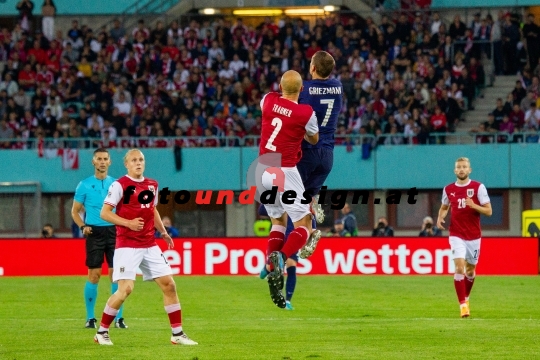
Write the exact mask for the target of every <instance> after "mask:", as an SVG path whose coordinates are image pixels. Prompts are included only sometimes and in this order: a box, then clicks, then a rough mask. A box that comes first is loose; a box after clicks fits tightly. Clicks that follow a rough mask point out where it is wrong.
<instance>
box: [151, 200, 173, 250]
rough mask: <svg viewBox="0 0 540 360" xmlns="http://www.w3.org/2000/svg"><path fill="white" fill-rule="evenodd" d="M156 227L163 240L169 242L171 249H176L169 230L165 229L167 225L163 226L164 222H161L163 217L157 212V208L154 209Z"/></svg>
mask: <svg viewBox="0 0 540 360" xmlns="http://www.w3.org/2000/svg"><path fill="white" fill-rule="evenodd" d="M154 227H155V228H156V229H157V231H159V233H160V234H161V237H162V238H163V240H165V241H166V242H167V245H169V249H172V248H174V242H173V241H172V238H171V236H170V235H169V234H168V233H167V229H165V225H163V221H161V215H159V211H157V209H156V208H154Z"/></svg>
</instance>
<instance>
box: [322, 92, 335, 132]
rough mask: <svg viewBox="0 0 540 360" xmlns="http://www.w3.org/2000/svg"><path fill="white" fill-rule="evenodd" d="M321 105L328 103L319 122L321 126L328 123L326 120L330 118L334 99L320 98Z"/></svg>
mask: <svg viewBox="0 0 540 360" xmlns="http://www.w3.org/2000/svg"><path fill="white" fill-rule="evenodd" d="M321 105H328V107H327V108H326V114H325V115H324V119H323V122H322V123H321V126H326V124H328V120H330V115H332V109H333V108H334V99H322V100H321Z"/></svg>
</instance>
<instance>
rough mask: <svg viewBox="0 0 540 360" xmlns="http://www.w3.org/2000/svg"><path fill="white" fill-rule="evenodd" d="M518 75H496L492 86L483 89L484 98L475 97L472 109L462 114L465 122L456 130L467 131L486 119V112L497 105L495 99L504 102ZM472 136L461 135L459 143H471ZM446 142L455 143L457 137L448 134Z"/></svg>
mask: <svg viewBox="0 0 540 360" xmlns="http://www.w3.org/2000/svg"><path fill="white" fill-rule="evenodd" d="M517 80H518V77H517V76H516V75H508V76H497V77H496V78H495V82H494V83H493V86H491V87H487V88H485V89H484V98H477V99H476V101H475V103H474V110H473V111H467V112H466V113H465V115H464V119H465V122H460V123H459V124H458V126H457V127H456V132H460V133H464V132H469V131H470V130H471V129H472V128H474V127H477V126H478V124H480V123H481V122H484V121H487V119H488V114H489V113H490V112H492V111H493V110H494V109H495V108H496V107H497V99H498V98H501V99H502V100H503V103H504V102H506V97H507V96H508V94H509V93H510V92H512V90H513V89H514V86H515V84H516V81H517ZM472 142H474V141H473V137H472V136H461V137H460V138H459V143H461V144H463V143H472ZM446 143H447V144H457V143H458V139H457V138H456V137H454V136H450V137H448V138H447V139H446Z"/></svg>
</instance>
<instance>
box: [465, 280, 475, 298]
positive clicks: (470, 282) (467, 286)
mask: <svg viewBox="0 0 540 360" xmlns="http://www.w3.org/2000/svg"><path fill="white" fill-rule="evenodd" d="M475 277H476V274H473V276H472V277H469V276H468V275H466V276H465V297H466V298H467V299H468V298H469V295H471V290H472V287H473V285H474V278H475Z"/></svg>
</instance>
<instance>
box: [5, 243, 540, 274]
mask: <svg viewBox="0 0 540 360" xmlns="http://www.w3.org/2000/svg"><path fill="white" fill-rule="evenodd" d="M156 240H157V243H158V245H159V246H160V247H161V249H162V250H163V251H164V254H165V257H166V259H167V261H168V262H169V264H170V266H171V268H172V269H173V272H174V274H175V275H255V274H258V273H259V271H260V269H261V268H262V266H263V264H264V261H265V251H266V243H267V242H266V239H261V238H182V239H175V247H174V249H171V250H167V248H166V244H165V242H164V241H163V240H161V239H156ZM84 264H85V240H84V239H53V240H28V239H14V240H7V239H6V240H0V275H3V276H46V275H52V276H55V275H56V276H59V275H86V274H87V269H86V267H85V265H84ZM105 267H106V265H104V268H105ZM297 271H298V273H299V274H305V275H334V274H335V275H370V274H377V275H423V274H430V275H445V274H452V273H453V272H454V263H453V261H452V251H451V250H450V246H449V244H448V238H446V237H439V238H405V237H404V238H398V237H396V238H323V239H321V241H320V242H319V245H318V246H317V250H316V251H315V253H314V254H313V255H312V256H311V257H310V258H309V259H305V260H302V259H301V260H300V262H299V265H298V268H297ZM477 271H478V273H479V274H482V275H537V274H538V239H536V238H521V237H512V238H509V237H501V238H491V237H490V238H484V239H482V245H481V251H480V260H479V264H478V268H477ZM105 272H106V270H105Z"/></svg>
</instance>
